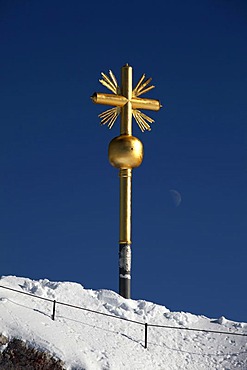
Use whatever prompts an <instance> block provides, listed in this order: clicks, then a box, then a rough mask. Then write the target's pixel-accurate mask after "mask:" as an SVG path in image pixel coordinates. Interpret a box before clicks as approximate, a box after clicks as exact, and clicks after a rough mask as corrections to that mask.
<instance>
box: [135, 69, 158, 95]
mask: <svg viewBox="0 0 247 370" xmlns="http://www.w3.org/2000/svg"><path fill="white" fill-rule="evenodd" d="M145 78H146V75H145V74H143V75H142V76H141V78H140V80H139V81H138V83H137V85H136V87H135V88H134V90H133V96H140V95H142V94H145V93H146V92H148V91H150V90H152V89H154V88H155V86H154V85H151V86H148V87H146V86H147V85H149V84H150V82H151V81H152V78H148V79H146V80H145ZM144 80H145V81H144Z"/></svg>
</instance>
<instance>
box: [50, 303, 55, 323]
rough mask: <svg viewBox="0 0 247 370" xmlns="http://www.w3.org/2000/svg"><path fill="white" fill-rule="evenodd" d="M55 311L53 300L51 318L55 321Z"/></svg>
mask: <svg viewBox="0 0 247 370" xmlns="http://www.w3.org/2000/svg"><path fill="white" fill-rule="evenodd" d="M55 312H56V301H55V300H54V301H53V311H52V316H51V318H52V320H53V321H55Z"/></svg>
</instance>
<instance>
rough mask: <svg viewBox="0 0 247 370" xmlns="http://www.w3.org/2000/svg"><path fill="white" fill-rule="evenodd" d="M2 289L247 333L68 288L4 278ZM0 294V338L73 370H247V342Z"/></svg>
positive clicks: (246, 328) (151, 319) (242, 326)
mask: <svg viewBox="0 0 247 370" xmlns="http://www.w3.org/2000/svg"><path fill="white" fill-rule="evenodd" d="M0 285H2V286H7V287H11V288H13V289H17V290H19V291H22V292H27V293H31V294H35V295H37V296H41V297H44V298H49V299H51V300H56V301H59V302H65V303H69V304H72V305H76V306H81V307H85V308H88V309H91V310H95V311H100V312H103V313H107V314H112V315H115V316H118V317H121V318H125V319H130V320H134V321H139V322H143V323H145V322H147V323H149V324H158V325H167V326H179V327H187V328H197V329H206V330H214V331H217V330H219V331H224V332H228V331H230V332H236V333H247V324H246V323H236V322H232V321H228V320H226V319H225V318H223V317H221V318H219V319H208V318H206V317H204V316H196V315H192V314H189V313H184V312H170V311H169V310H168V309H167V308H166V307H163V306H159V305H156V304H154V303H151V302H146V301H141V300H140V301H134V300H126V299H124V298H122V297H120V296H119V295H118V294H116V293H114V292H112V291H108V290H100V291H93V290H88V289H84V288H83V287H82V286H81V285H79V284H76V283H69V282H50V281H48V280H39V281H32V280H30V279H25V278H17V277H14V276H7V277H3V278H2V279H1V280H0ZM51 314H52V302H49V301H44V300H41V299H37V298H35V297H30V296H27V295H23V294H18V293H15V292H13V291H9V290H6V289H3V288H0V334H3V335H5V336H7V337H9V338H14V337H15V338H20V339H22V340H24V341H26V342H27V343H28V344H30V345H32V346H34V347H36V348H39V349H42V350H45V351H49V352H50V353H51V354H52V355H53V356H54V357H56V358H59V359H61V360H63V361H64V363H65V367H66V369H74V370H82V369H87V370H98V369H101V370H107V369H108V370H110V369H112V370H122V369H127V370H128V369H131V370H156V369H157V370H158V369H162V370H178V369H181V370H186V369H189V370H200V369H205V370H210V369H222V370H223V369H224V370H232V369H241V370H247V337H244V336H233V335H227V334H224V335H223V334H217V333H207V332H199V331H198V332H196V331H186V330H174V329H167V328H156V327H149V328H148V348H147V349H145V348H144V326H143V325H138V324H135V323H132V322H127V321H124V320H117V319H115V318H110V317H108V316H102V315H97V314H95V313H91V312H86V311H82V310H79V309H76V308H71V307H66V306H64V305H57V307H56V318H55V321H52V320H51Z"/></svg>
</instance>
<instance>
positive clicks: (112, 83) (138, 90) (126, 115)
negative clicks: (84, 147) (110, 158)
mask: <svg viewBox="0 0 247 370" xmlns="http://www.w3.org/2000/svg"><path fill="white" fill-rule="evenodd" d="M121 72H122V73H121V88H120V87H119V85H118V83H117V79H116V77H115V76H114V74H113V73H112V71H109V75H110V76H109V77H108V76H107V75H106V74H104V73H103V72H102V73H101V75H102V77H103V79H102V80H99V81H100V82H101V83H102V85H104V86H106V87H107V88H108V89H109V90H111V91H112V92H113V94H114V95H113V94H105V93H94V94H93V96H92V100H93V102H94V103H96V104H104V105H112V106H115V107H114V108H112V109H108V110H106V111H105V112H102V113H101V114H100V115H99V117H100V118H101V124H103V125H104V124H106V123H107V124H108V127H109V128H112V126H113V124H114V123H115V121H116V119H117V117H118V116H119V114H120V113H121V125H120V134H121V135H122V134H126V135H131V134H132V124H131V123H132V119H131V118H132V114H133V116H134V118H135V120H136V122H137V124H138V126H139V127H140V129H141V131H145V130H151V128H150V125H149V123H152V122H154V120H153V119H152V118H150V117H148V116H147V115H146V114H144V113H142V112H141V111H140V110H139V109H149V110H154V111H158V110H159V109H160V108H161V104H160V102H159V101H158V100H154V99H145V98H138V96H140V95H142V94H145V93H147V92H148V91H150V90H152V89H153V88H154V87H155V86H153V85H151V86H148V85H149V84H150V82H151V81H152V78H149V79H146V80H145V77H146V76H145V74H143V75H142V76H141V78H140V80H139V81H138V83H137V85H136V87H135V88H134V89H133V90H132V68H131V67H130V66H129V65H128V64H126V65H125V66H124V67H122V70H121Z"/></svg>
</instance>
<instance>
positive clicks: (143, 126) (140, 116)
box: [133, 109, 154, 132]
mask: <svg viewBox="0 0 247 370" xmlns="http://www.w3.org/2000/svg"><path fill="white" fill-rule="evenodd" d="M133 116H134V118H135V120H136V123H137V124H138V126H139V127H140V130H141V131H142V132H144V131H145V130H147V131H150V130H151V127H150V125H149V124H148V122H149V123H153V122H154V120H153V119H152V118H151V117H149V116H147V115H146V114H144V113H142V112H141V111H140V110H138V109H133Z"/></svg>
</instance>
